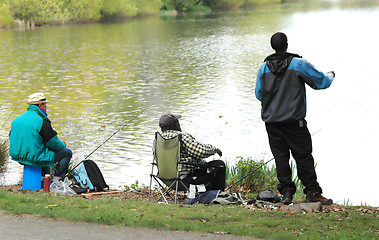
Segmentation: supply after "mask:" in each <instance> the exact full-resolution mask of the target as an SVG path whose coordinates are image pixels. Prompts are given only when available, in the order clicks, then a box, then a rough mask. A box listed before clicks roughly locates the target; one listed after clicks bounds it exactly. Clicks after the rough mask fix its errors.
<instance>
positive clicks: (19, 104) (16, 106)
mask: <svg viewBox="0 0 379 240" xmlns="http://www.w3.org/2000/svg"><path fill="white" fill-rule="evenodd" d="M34 83H35V82H34ZM34 83H33V84H32V86H31V87H30V88H29V90H28V91H27V92H26V93H25V95H24V96H23V97H22V98H21V100H20V102H19V103H18V104H17V106H16V107H15V108H14V109H13V111H12V112H11V114H9V116H8V118H7V119H6V120H5V122H4V123H3V125H2V126H1V128H0V131H1V130H2V129H3V127H4V126H5V124H6V123H7V122H8V120H9V118H10V117H11V116H12V115H13V113H14V112H15V111H16V109H17V108H18V106H20V104H21V102H22V101H23V100H24V98H25V97H26V95H28V93H29V92H30V90H31V89H32V87H33V85H34Z"/></svg>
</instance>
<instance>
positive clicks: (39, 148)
mask: <svg viewBox="0 0 379 240" xmlns="http://www.w3.org/2000/svg"><path fill="white" fill-rule="evenodd" d="M9 140H10V143H9V155H10V156H11V157H12V160H14V161H17V162H19V163H21V164H25V165H29V166H37V167H49V166H53V165H54V158H55V152H54V151H57V150H60V149H62V148H64V147H65V144H64V142H62V141H61V140H59V138H58V134H57V132H56V131H54V129H53V128H52V127H51V122H50V120H49V119H48V118H47V116H46V115H45V113H44V112H43V111H42V110H41V109H40V108H39V107H38V106H35V105H30V106H29V107H28V110H27V111H26V112H25V113H23V114H21V115H20V116H18V117H16V118H15V119H14V120H13V121H12V125H11V131H10V133H9Z"/></svg>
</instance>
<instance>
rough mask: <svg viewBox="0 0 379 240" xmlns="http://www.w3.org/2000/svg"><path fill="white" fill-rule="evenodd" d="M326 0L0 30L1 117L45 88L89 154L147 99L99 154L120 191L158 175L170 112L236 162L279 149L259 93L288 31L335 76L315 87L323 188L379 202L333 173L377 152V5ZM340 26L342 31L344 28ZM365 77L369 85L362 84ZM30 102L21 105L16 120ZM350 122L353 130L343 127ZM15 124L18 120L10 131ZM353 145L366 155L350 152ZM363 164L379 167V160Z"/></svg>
mask: <svg viewBox="0 0 379 240" xmlns="http://www.w3.org/2000/svg"><path fill="white" fill-rule="evenodd" d="M316 2H317V1H302V2H301V3H288V4H282V5H275V6H269V7H261V8H258V9H255V10H254V11H239V12H228V13H212V14H207V15H197V16H177V17H173V16H170V17H151V18H146V19H136V20H132V21H130V22H126V23H121V24H105V25H100V24H94V25H76V26H63V27H50V28H38V29H34V30H32V31H17V30H3V31H0V52H1V53H2V55H1V58H0V69H1V70H0V71H1V74H0V84H1V88H0V100H1V102H2V108H1V110H0V120H1V121H2V122H4V121H5V119H6V118H7V117H8V116H9V114H10V111H11V110H13V109H14V107H15V106H16V105H17V104H18V103H19V101H20V100H21V99H22V98H23V96H25V94H27V93H28V92H29V93H32V92H35V91H44V92H45V95H46V96H47V97H48V99H49V101H50V104H49V105H48V113H49V117H50V119H51V120H52V121H53V126H54V128H55V129H56V130H57V131H58V132H59V136H60V137H61V138H62V139H65V140H67V142H68V144H69V147H70V148H72V149H73V150H74V151H75V150H83V151H84V153H85V155H86V154H89V153H90V152H91V151H93V150H94V149H95V148H96V147H98V146H99V145H100V144H102V143H103V142H104V141H105V140H106V139H107V138H108V137H110V136H111V135H112V134H113V133H114V132H116V131H117V130H119V129H120V128H121V127H122V126H123V125H124V124H125V123H126V122H128V121H129V120H130V119H132V118H133V117H134V116H136V115H138V114H139V113H140V111H142V110H143V109H144V108H146V107H149V109H148V110H147V111H146V112H144V113H143V114H141V115H138V116H137V118H136V119H135V120H134V121H133V122H131V123H130V124H129V125H128V126H126V127H125V128H124V129H123V130H122V131H120V132H119V133H117V134H116V135H115V136H114V137H112V139H111V140H110V141H108V142H107V143H106V144H105V145H104V146H102V147H101V148H100V149H99V150H98V151H96V152H95V153H94V154H93V155H92V156H91V158H92V159H94V160H95V161H96V162H98V164H99V166H100V168H101V169H102V171H103V173H104V175H105V179H106V180H107V182H108V183H109V184H110V185H111V186H112V187H118V186H122V185H124V184H127V185H130V184H132V183H133V182H134V181H135V180H138V181H139V182H141V183H147V182H148V178H149V177H148V176H149V171H150V161H151V145H152V141H153V136H154V132H155V131H156V130H158V125H157V123H158V119H159V117H160V115H161V114H162V113H163V112H167V111H173V112H178V113H181V114H182V115H183V119H182V121H181V124H182V128H183V130H185V131H188V132H190V133H191V134H193V135H194V136H195V137H196V138H197V139H198V140H200V141H202V142H205V143H211V144H213V145H216V146H218V147H219V148H221V149H222V151H223V153H224V155H225V159H226V160H227V161H228V162H230V163H233V162H234V159H235V157H236V156H252V157H257V158H262V157H263V156H266V160H267V159H268V158H271V154H270V151H269V147H268V142H267V136H266V132H265V129H264V125H263V123H262V121H261V119H260V103H259V102H258V101H257V100H256V99H255V97H254V84H255V75H256V72H257V70H258V68H259V66H260V64H261V63H262V61H263V59H264V58H265V57H266V56H267V55H268V54H270V53H271V52H272V50H271V49H270V46H269V45H268V39H269V38H270V36H271V34H272V33H273V32H275V31H279V30H280V31H285V32H286V33H287V35H288V36H289V38H290V51H293V52H296V53H299V54H300V55H303V56H304V57H305V58H307V59H308V60H310V61H311V62H312V63H313V64H315V65H316V66H317V67H318V68H320V69H322V70H325V71H327V70H331V69H330V68H334V69H333V70H335V71H336V73H337V78H336V82H335V83H334V85H333V86H332V88H331V89H330V90H328V91H325V92H317V93H315V92H312V91H309V93H308V94H309V99H308V101H309V112H308V120H309V122H310V131H311V132H316V131H318V130H320V129H321V130H322V131H321V132H319V133H317V135H315V136H314V149H315V159H316V162H317V168H316V170H317V172H318V175H319V179H320V183H321V185H322V186H323V188H324V191H325V192H326V194H325V195H327V196H330V197H332V198H334V200H335V201H340V202H341V201H343V200H344V199H349V200H350V202H352V203H355V204H360V201H363V202H366V203H371V202H372V203H375V204H376V205H378V202H377V199H374V198H373V197H372V196H364V197H362V194H363V193H359V194H360V195H358V196H357V195H354V193H351V191H350V190H348V189H345V188H344V186H340V185H339V184H338V183H335V182H334V180H333V179H334V178H335V177H336V176H338V178H340V179H346V174H347V173H348V172H350V171H355V169H353V170H352V169H351V168H349V166H347V165H354V161H356V159H357V158H358V159H369V157H370V156H371V153H372V150H370V149H371V148H370V147H373V146H372V143H370V141H365V140H363V141H357V140H355V139H374V138H373V136H371V135H369V136H367V134H364V132H365V131H366V130H367V129H366V128H364V126H359V127H358V126H356V122H362V119H360V118H361V116H365V117H366V118H368V119H369V121H370V122H375V120H378V119H379V116H378V111H377V110H376V106H375V105H374V104H373V103H372V96H375V95H377V94H378V92H377V89H378V88H377V85H375V83H373V82H374V79H375V78H376V74H375V73H374V72H373V68H367V67H366V64H367V62H368V61H361V60H362V59H367V58H368V59H372V57H371V58H370V55H369V54H368V53H370V52H371V46H372V45H373V44H375V43H374V39H375V38H374V37H375V36H374V35H373V33H372V30H370V29H365V28H362V27H361V26H365V25H367V23H372V22H378V20H379V19H378V15H379V14H378V12H379V10H378V7H377V5H375V4H374V2H373V1H359V3H358V1H321V3H322V4H321V5H320V4H317V3H316ZM341 30H342V31H343V33H344V34H336V33H337V31H341ZM345 33H346V35H345ZM345 36H349V41H347V40H346V37H345ZM362 36H365V37H362ZM367 36H371V38H370V37H367ZM359 43H361V44H359ZM346 49H349V54H347V53H346ZM350 55H352V56H350ZM329 56H332V57H329ZM360 69H365V71H361V70H360ZM357 79H364V80H365V81H360V82H359V84H357V82H356V80H357ZM356 99H359V100H360V101H359V102H358V101H356ZM24 102H26V99H25V100H24ZM25 110H26V105H25V104H24V103H22V104H21V105H20V106H19V107H17V108H16V111H15V114H14V115H13V117H12V118H11V119H13V118H14V117H15V116H17V115H19V114H21V113H23V112H24V111H25ZM325 116H328V117H325ZM330 119H333V120H336V121H331V120H330ZM343 121H345V122H346V124H348V126H346V128H345V127H344V128H343V129H342V128H341V126H342V124H341V122H343ZM343 126H345V125H343ZM352 126H354V127H352ZM9 128H10V121H9V122H8V124H7V125H6V126H5V127H4V129H3V130H2V132H1V133H0V134H1V136H4V137H5V136H6V135H7V132H8V131H9ZM346 129H349V130H347V132H349V134H347V133H346ZM358 129H359V130H358ZM336 136H337V137H336ZM336 138H337V139H336ZM345 139H352V140H351V142H353V143H354V145H355V146H353V147H352V146H351V143H346V141H345ZM359 142H361V143H359ZM331 146H332V147H331ZM346 146H349V147H350V149H354V148H359V149H364V150H362V151H363V152H364V153H361V150H359V152H360V153H356V154H352V153H351V152H349V153H346V154H345V153H344V152H343V151H345V149H346ZM372 149H374V148H372ZM357 152H358V151H357ZM349 155H350V156H354V157H353V158H352V157H349ZM372 155H373V154H372ZM340 159H341V160H340ZM347 162H349V164H347ZM10 164H11V165H10V169H11V171H10V173H11V174H10V175H9V176H10V177H9V178H8V179H7V181H8V182H11V183H14V182H17V181H18V178H19V177H20V167H19V166H18V165H17V164H14V163H13V162H11V163H10ZM365 165H366V166H371V167H372V169H375V166H377V163H376V162H373V161H369V162H366V163H365ZM342 167H343V168H342ZM355 167H356V166H355ZM336 169H343V170H340V171H336ZM376 169H377V168H376ZM361 171H362V172H364V173H360V175H359V174H358V173H355V175H356V174H358V175H359V176H360V179H365V180H362V181H365V182H368V185H369V184H370V183H371V182H375V180H374V179H373V178H367V177H368V176H370V174H365V173H367V172H368V171H371V170H370V169H361ZM331 176H332V177H331ZM333 176H334V177H333ZM372 176H375V174H372ZM345 181H346V185H350V186H352V185H353V184H354V183H352V182H351V181H349V180H348V179H346V180H345ZM354 187H355V189H357V188H359V187H360V186H356V185H354Z"/></svg>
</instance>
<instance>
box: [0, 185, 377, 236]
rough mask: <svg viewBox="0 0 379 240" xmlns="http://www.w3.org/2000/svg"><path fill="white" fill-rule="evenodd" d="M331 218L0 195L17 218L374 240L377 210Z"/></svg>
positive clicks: (352, 209) (351, 210)
mask: <svg viewBox="0 0 379 240" xmlns="http://www.w3.org/2000/svg"><path fill="white" fill-rule="evenodd" d="M358 208H359V207H346V208H345V211H339V212H330V213H312V214H302V213H295V214H289V213H287V212H281V211H268V212H264V211H253V210H251V209H247V208H242V207H241V206H239V205H234V206H221V205H210V206H205V205H165V204H155V203H148V202H146V201H135V200H116V199H109V198H103V199H84V198H81V197H72V196H61V195H55V194H51V193H46V192H25V193H8V192H6V191H5V190H0V209H2V210H5V211H9V212H11V213H15V214H25V213H28V214H38V215H40V216H45V217H50V218H59V219H67V220H72V221H81V222H89V223H101V224H107V225H119V226H139V227H146V228H158V229H165V230H184V231H194V232H209V233H216V232H224V233H230V234H232V235H243V236H252V237H258V238H266V239H294V238H295V237H297V238H299V239H324V238H330V239H378V237H379V232H378V229H379V221H378V210H376V212H375V211H374V210H375V209H374V208H369V207H366V208H367V209H369V210H370V211H368V212H367V213H362V212H358V211H356V210H357V209H358Z"/></svg>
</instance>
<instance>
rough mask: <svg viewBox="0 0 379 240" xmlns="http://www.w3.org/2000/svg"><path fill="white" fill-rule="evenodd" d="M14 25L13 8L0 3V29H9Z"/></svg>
mask: <svg viewBox="0 0 379 240" xmlns="http://www.w3.org/2000/svg"><path fill="white" fill-rule="evenodd" d="M12 25H14V20H13V17H12V13H11V8H10V6H9V5H8V4H6V3H1V2H0V27H8V26H12Z"/></svg>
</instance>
